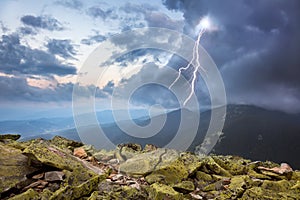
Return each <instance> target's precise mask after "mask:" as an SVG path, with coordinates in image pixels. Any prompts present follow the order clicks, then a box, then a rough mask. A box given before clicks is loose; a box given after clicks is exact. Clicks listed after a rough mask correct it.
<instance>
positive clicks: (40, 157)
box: [23, 140, 82, 171]
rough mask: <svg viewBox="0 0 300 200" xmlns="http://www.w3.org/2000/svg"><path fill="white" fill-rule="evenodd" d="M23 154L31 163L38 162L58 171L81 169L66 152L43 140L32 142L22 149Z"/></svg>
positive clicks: (79, 164)
mask: <svg viewBox="0 0 300 200" xmlns="http://www.w3.org/2000/svg"><path fill="white" fill-rule="evenodd" d="M23 153H24V154H25V155H27V156H28V157H29V158H30V159H31V160H32V161H33V162H40V163H42V164H44V165H48V166H51V167H55V168H58V169H67V170H69V171H72V170H73V169H75V168H78V167H82V165H81V163H80V162H78V160H76V158H74V157H73V156H72V155H70V154H69V153H68V152H64V151H63V150H62V149H59V148H57V147H55V146H53V145H51V144H50V143H49V142H48V141H44V140H37V141H33V142H32V143H31V144H30V145H29V146H28V147H27V148H25V149H24V151H23Z"/></svg>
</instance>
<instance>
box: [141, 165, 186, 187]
mask: <svg viewBox="0 0 300 200" xmlns="http://www.w3.org/2000/svg"><path fill="white" fill-rule="evenodd" d="M188 175H189V174H188V171H187V169H186V168H185V166H184V164H183V163H182V162H180V161H179V160H176V161H174V162H173V163H171V164H170V165H167V166H165V167H162V168H160V169H159V170H156V171H154V172H152V173H151V174H150V175H148V176H146V181H147V182H148V183H155V182H161V183H166V184H176V183H179V182H180V181H181V180H182V179H184V178H187V177H188Z"/></svg>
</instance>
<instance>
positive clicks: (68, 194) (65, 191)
mask: <svg viewBox="0 0 300 200" xmlns="http://www.w3.org/2000/svg"><path fill="white" fill-rule="evenodd" d="M103 180H104V177H103V176H95V177H93V178H91V179H89V180H87V181H85V182H84V183H82V184H80V185H77V186H70V185H67V186H65V187H63V188H60V189H59V190H57V191H55V192H54V194H53V195H52V196H51V197H50V198H49V199H50V200H59V199H64V200H68V199H70V200H71V199H78V198H81V197H84V196H88V195H90V194H91V193H92V192H93V191H94V190H97V188H98V184H99V182H101V181H103Z"/></svg>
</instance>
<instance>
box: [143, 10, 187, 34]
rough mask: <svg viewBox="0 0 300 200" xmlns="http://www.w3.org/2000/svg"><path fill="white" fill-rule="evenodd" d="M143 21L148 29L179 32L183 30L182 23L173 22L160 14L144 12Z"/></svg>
mask: <svg viewBox="0 0 300 200" xmlns="http://www.w3.org/2000/svg"><path fill="white" fill-rule="evenodd" d="M145 20H146V21H147V23H148V26H150V27H163V28H169V29H173V30H179V31H181V30H182V28H183V22H182V21H178V20H174V19H172V18H170V17H169V16H168V15H166V14H164V13H161V12H146V13H145Z"/></svg>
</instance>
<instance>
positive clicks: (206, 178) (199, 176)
mask: <svg viewBox="0 0 300 200" xmlns="http://www.w3.org/2000/svg"><path fill="white" fill-rule="evenodd" d="M196 178H197V179H198V180H199V181H200V180H204V181H211V180H212V177H211V175H210V174H207V173H205V172H201V171H197V172H196Z"/></svg>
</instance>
